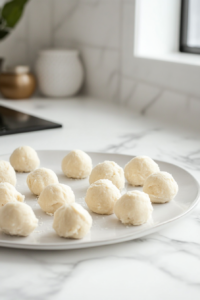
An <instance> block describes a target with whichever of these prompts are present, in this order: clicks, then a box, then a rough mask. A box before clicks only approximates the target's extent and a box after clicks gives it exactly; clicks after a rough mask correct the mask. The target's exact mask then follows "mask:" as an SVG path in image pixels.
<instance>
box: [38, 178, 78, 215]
mask: <svg viewBox="0 0 200 300" xmlns="http://www.w3.org/2000/svg"><path fill="white" fill-rule="evenodd" d="M74 201H75V196H74V192H73V191H72V189H71V188H70V187H69V186H68V185H65V184H61V183H53V184H50V185H48V186H47V187H46V188H45V189H44V190H43V191H42V193H41V194H40V196H39V199H38V203H39V205H40V207H41V209H42V210H43V211H45V212H46V213H49V214H54V212H55V211H56V210H57V209H58V208H59V207H61V206H62V205H64V204H70V203H73V202H74Z"/></svg>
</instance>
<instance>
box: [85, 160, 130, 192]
mask: <svg viewBox="0 0 200 300" xmlns="http://www.w3.org/2000/svg"><path fill="white" fill-rule="evenodd" d="M99 179H108V180H110V181H112V183H113V184H114V185H115V186H116V187H117V188H118V189H119V190H121V189H123V188H124V183H125V179H124V171H123V169H122V168H121V167H120V166H119V165H118V164H116V163H115V162H114V161H104V162H103V163H100V164H98V165H97V166H96V167H94V169H93V170H92V173H91V174H90V178H89V182H90V184H92V183H94V182H95V181H97V180H99Z"/></svg>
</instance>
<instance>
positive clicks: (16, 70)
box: [3, 66, 30, 74]
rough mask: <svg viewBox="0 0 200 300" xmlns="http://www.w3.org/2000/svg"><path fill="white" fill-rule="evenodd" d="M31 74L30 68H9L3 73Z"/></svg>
mask: <svg viewBox="0 0 200 300" xmlns="http://www.w3.org/2000/svg"><path fill="white" fill-rule="evenodd" d="M29 72H30V67H29V66H14V67H13V66H7V67H6V68H5V70H4V72H3V73H12V74H27V73H29Z"/></svg>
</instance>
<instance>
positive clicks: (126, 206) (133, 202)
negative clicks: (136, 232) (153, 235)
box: [114, 191, 153, 225]
mask: <svg viewBox="0 0 200 300" xmlns="http://www.w3.org/2000/svg"><path fill="white" fill-rule="evenodd" d="M152 212H153V207H152V204H151V201H150V198H149V196H148V195H147V194H145V193H143V192H140V191H132V192H128V193H126V194H124V195H123V196H122V197H121V198H120V199H119V200H117V202H116V204H115V207H114V213H115V215H116V216H117V218H118V219H119V220H120V221H121V222H122V223H123V224H127V225H128V224H129V225H142V224H144V223H146V222H147V220H148V219H149V218H150V217H151V215H152Z"/></svg>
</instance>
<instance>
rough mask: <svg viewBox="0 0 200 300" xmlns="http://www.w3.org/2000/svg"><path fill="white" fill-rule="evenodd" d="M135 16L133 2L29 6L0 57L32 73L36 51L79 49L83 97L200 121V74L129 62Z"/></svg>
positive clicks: (53, 0)
mask: <svg viewBox="0 0 200 300" xmlns="http://www.w3.org/2000/svg"><path fill="white" fill-rule="evenodd" d="M134 11H135V0H30V2H29V3H28V5H27V8H26V10H25V14H24V16H23V18H22V20H21V21H20V23H19V24H18V26H17V27H16V29H15V30H14V31H13V33H12V34H11V35H10V36H9V37H8V38H7V39H5V40H4V41H3V42H1V43H0V56H2V57H5V59H6V63H7V64H11V65H12V64H22V63H24V64H27V63H28V64H30V65H31V67H32V68H33V70H34V64H35V60H36V57H37V53H38V51H39V50H40V49H43V48H49V47H55V48H63V47H65V48H77V49H79V50H80V53H81V58H82V61H83V65H84V69H85V74H86V79H85V83H84V87H83V89H82V93H85V94H89V95H92V96H95V97H97V98H100V99H101V98H103V99H105V100H107V101H116V102H120V103H121V104H123V105H127V106H130V107H132V108H134V109H135V110H136V111H139V112H141V113H143V114H147V115H149V116H153V117H154V116H155V117H157V116H160V117H162V118H165V119H169V120H171V119H173V118H180V119H181V118H182V119H189V118H190V117H191V115H193V114H194V115H195V116H196V118H198V116H199V114H198V112H200V84H199V82H200V68H199V67H196V69H194V67H193V68H191V67H190V66H179V67H178V68H177V65H176V64H170V63H164V62H163V63H161V62H158V61H154V62H153V61H150V60H144V59H136V58H133V35H134ZM163 64H164V65H165V72H163ZM166 64H167V67H166ZM155 66H156V67H155ZM188 76H189V80H188ZM183 115H184V116H183Z"/></svg>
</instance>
